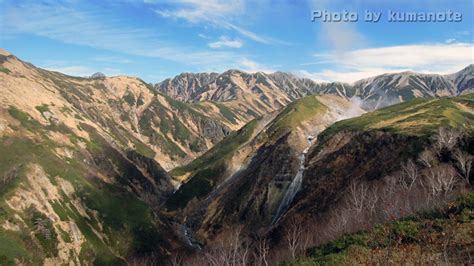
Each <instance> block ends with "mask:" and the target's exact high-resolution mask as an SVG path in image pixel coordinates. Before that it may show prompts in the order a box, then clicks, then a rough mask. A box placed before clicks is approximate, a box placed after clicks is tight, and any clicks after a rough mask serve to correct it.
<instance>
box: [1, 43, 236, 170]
mask: <svg viewBox="0 0 474 266" xmlns="http://www.w3.org/2000/svg"><path fill="white" fill-rule="evenodd" d="M1 62H2V63H1V64H2V69H4V71H3V72H2V73H1V82H2V96H1V99H0V100H1V102H2V105H3V106H5V107H8V106H10V105H11V106H15V107H17V108H18V109H19V110H23V111H25V112H27V113H29V114H30V115H31V116H32V117H33V118H35V119H36V120H38V121H42V122H44V123H50V120H51V121H53V123H56V122H62V123H65V124H66V125H67V126H68V127H70V128H71V129H72V131H74V132H75V133H76V134H78V135H79V136H83V135H84V134H82V133H81V130H79V129H78V126H79V124H80V123H83V122H86V123H93V124H95V125H97V127H99V128H100V130H99V131H104V132H107V135H108V138H109V139H113V140H114V144H115V145H117V146H119V147H121V148H135V149H137V150H138V151H139V152H141V153H142V154H144V155H146V156H148V157H152V158H155V159H156V160H157V161H159V162H160V163H161V164H162V165H163V166H164V167H165V169H170V168H172V167H175V166H177V165H179V164H181V163H183V162H187V161H189V160H190V159H192V158H194V157H196V156H197V155H199V154H201V153H203V152H204V151H206V150H208V149H209V148H210V147H212V146H213V145H214V144H215V143H217V142H218V141H220V140H221V139H222V138H223V137H224V136H225V135H227V134H228V133H229V132H230V131H231V130H234V129H238V128H239V127H240V126H241V123H243V122H240V121H239V120H238V119H237V118H236V117H235V115H234V114H233V113H232V112H231V111H230V110H225V111H222V110H221V109H220V108H219V107H218V106H217V105H213V104H209V103H199V104H185V103H182V102H180V101H177V100H174V99H172V98H170V97H168V96H165V95H161V94H159V93H157V92H156V91H155V90H154V89H153V88H152V87H151V86H150V85H148V84H146V83H144V82H143V81H142V80H139V79H137V78H130V77H124V76H119V77H110V78H104V77H98V78H90V79H87V78H77V77H70V76H66V75H63V74H60V73H57V72H51V71H46V70H42V69H39V68H35V67H34V66H32V65H31V64H28V63H24V62H22V61H20V60H19V59H18V58H16V57H14V56H13V55H9V54H8V53H7V52H3V54H2V55H1ZM35 107H36V108H35Z"/></svg>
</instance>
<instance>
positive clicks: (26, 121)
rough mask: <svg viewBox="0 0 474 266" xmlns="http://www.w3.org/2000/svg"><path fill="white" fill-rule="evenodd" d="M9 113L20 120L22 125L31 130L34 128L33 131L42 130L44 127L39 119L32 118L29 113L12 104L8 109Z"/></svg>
mask: <svg viewBox="0 0 474 266" xmlns="http://www.w3.org/2000/svg"><path fill="white" fill-rule="evenodd" d="M8 113H9V114H10V115H11V116H12V117H13V118H15V119H16V120H18V121H19V122H20V123H21V125H22V126H23V127H24V128H26V129H29V130H32V131H37V130H41V128H42V127H41V124H40V123H39V122H38V121H36V120H34V119H33V118H31V117H30V116H29V115H28V114H27V113H25V112H23V111H21V110H18V109H17V108H16V107H14V106H10V108H9V109H8Z"/></svg>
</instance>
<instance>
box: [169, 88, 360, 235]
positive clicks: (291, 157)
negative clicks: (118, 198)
mask: <svg viewBox="0 0 474 266" xmlns="http://www.w3.org/2000/svg"><path fill="white" fill-rule="evenodd" d="M363 112H364V111H363V110H361V109H360V108H358V107H357V106H354V105H353V104H352V103H350V102H349V101H347V100H345V99H343V98H341V97H338V96H332V95H324V96H307V97H304V98H302V99H300V100H298V101H296V102H294V103H292V104H290V105H289V106H287V107H286V108H285V109H283V110H282V111H281V112H279V113H278V114H276V115H274V116H273V117H271V118H261V119H260V120H255V121H253V122H250V123H249V124H248V125H247V126H246V127H244V128H243V129H241V131H239V132H237V133H235V134H234V135H231V136H229V137H228V138H226V139H224V140H223V141H222V142H221V143H219V144H218V145H216V146H215V148H214V149H212V150H211V151H210V152H208V153H206V154H205V155H203V157H202V158H198V159H197V160H195V161H194V162H192V163H191V164H189V165H187V166H184V167H180V168H177V169H175V170H173V171H172V174H175V175H182V174H187V175H188V176H189V181H188V182H186V183H185V184H183V185H182V186H181V187H180V189H179V190H178V191H177V192H176V193H175V194H173V196H171V197H170V198H169V200H168V201H167V206H168V208H171V209H174V208H182V207H184V206H185V205H186V203H187V202H189V201H190V200H191V199H193V198H196V200H194V201H192V202H190V203H189V204H188V206H187V210H188V211H187V212H186V213H187V215H188V216H189V217H188V224H189V225H190V226H191V227H193V230H194V231H196V236H198V238H199V239H201V240H206V241H207V240H212V239H213V238H214V237H215V236H216V235H218V234H220V233H222V232H225V228H227V227H228V226H229V227H232V226H233V225H234V224H235V223H237V224H239V223H240V222H242V221H244V220H245V221H247V222H246V226H248V227H249V228H262V227H264V226H268V225H269V224H270V223H271V221H272V219H273V218H274V217H275V215H276V213H277V212H278V209H279V205H280V203H281V200H282V199H283V197H284V195H285V193H286V191H288V190H289V188H290V187H291V183H292V182H293V180H294V177H295V175H296V174H297V172H298V169H299V168H300V167H301V166H300V161H301V156H302V154H304V153H305V152H306V149H307V147H308V145H309V142H308V141H311V140H312V139H313V138H314V137H315V136H317V135H318V133H319V132H321V131H322V130H324V129H325V128H326V127H327V126H329V125H330V124H332V123H334V122H335V121H337V120H339V119H343V118H344V117H345V115H352V116H354V115H358V114H361V113H363ZM211 158H214V160H211ZM248 217H252V219H248Z"/></svg>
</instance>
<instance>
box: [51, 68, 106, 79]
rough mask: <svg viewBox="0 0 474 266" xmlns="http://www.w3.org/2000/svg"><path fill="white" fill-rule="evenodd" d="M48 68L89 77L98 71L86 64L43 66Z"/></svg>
mask: <svg viewBox="0 0 474 266" xmlns="http://www.w3.org/2000/svg"><path fill="white" fill-rule="evenodd" d="M43 68H44V69H47V70H52V71H57V72H61V73H64V74H67V75H70V76H76V77H89V76H90V75H92V74H94V73H95V72H97V71H94V70H93V69H91V68H89V67H86V66H66V67H47V66H46V67H43Z"/></svg>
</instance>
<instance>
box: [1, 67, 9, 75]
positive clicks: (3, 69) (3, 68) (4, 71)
mask: <svg viewBox="0 0 474 266" xmlns="http://www.w3.org/2000/svg"><path fill="white" fill-rule="evenodd" d="M0 72H3V73H5V74H10V73H11V71H10V69H8V68H6V67H3V66H0Z"/></svg>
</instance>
